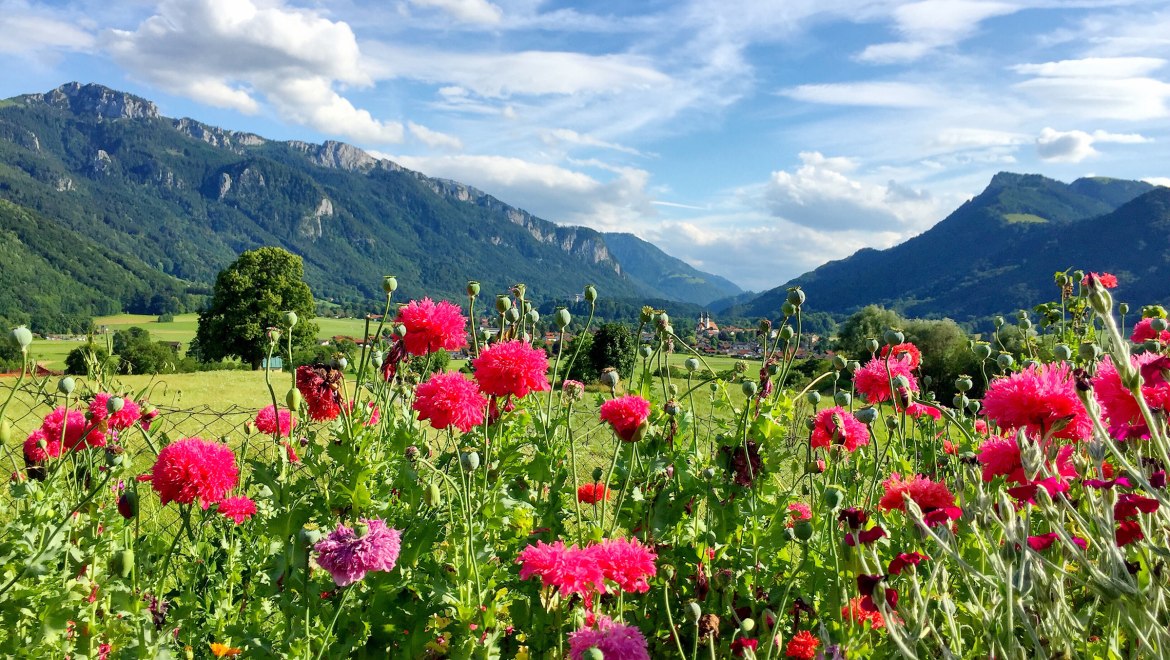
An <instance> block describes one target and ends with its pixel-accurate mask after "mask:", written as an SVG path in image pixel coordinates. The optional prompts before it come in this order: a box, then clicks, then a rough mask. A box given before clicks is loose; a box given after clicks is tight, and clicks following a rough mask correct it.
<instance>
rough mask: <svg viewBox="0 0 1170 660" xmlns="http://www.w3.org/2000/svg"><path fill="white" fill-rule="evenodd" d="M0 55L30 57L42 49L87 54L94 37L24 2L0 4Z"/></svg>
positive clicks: (68, 22) (74, 25)
mask: <svg viewBox="0 0 1170 660" xmlns="http://www.w3.org/2000/svg"><path fill="white" fill-rule="evenodd" d="M0 34H3V35H4V38H3V39H0V53H11V54H17V55H19V54H33V53H36V52H38V51H41V50H44V49H50V50H86V49H89V48H90V47H92V46H93V44H94V36H93V34H92V33H90V32H89V31H88V30H86V29H84V28H81V27H78V26H77V25H76V24H75V23H74V22H72V21H69V20H66V19H64V18H61V17H59V16H55V15H52V14H50V13H48V12H45V11H42V10H35V9H33V8H31V7H29V6H28V5H27V4H25V3H23V2H13V3H0Z"/></svg>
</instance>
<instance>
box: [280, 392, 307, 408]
mask: <svg viewBox="0 0 1170 660" xmlns="http://www.w3.org/2000/svg"><path fill="white" fill-rule="evenodd" d="M284 402H285V404H287V405H288V407H289V409H290V410H300V408H301V403H303V402H304V397H303V396H301V391H300V390H298V389H297V388H295V387H294V388H292V389H290V390H289V391H288V393H287V394H285V395H284Z"/></svg>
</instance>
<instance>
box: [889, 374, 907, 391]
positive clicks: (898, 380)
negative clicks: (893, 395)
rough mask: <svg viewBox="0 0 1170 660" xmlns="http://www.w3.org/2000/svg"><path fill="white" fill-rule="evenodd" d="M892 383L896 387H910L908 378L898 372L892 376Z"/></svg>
mask: <svg viewBox="0 0 1170 660" xmlns="http://www.w3.org/2000/svg"><path fill="white" fill-rule="evenodd" d="M893 383H894V387H896V388H901V389H905V388H908V387H910V379H909V378H906V377H905V376H903V375H902V374H898V375H897V376H894V379H893Z"/></svg>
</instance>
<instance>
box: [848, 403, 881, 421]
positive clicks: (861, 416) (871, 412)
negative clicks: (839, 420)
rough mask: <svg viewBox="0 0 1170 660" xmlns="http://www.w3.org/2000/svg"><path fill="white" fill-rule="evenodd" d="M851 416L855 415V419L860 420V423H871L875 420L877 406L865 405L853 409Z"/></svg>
mask: <svg viewBox="0 0 1170 660" xmlns="http://www.w3.org/2000/svg"><path fill="white" fill-rule="evenodd" d="M853 416H854V417H856V418H857V421H859V422H861V423H862V424H873V423H874V422H876V421H877V416H878V411H877V408H874V407H866V408H861V409H860V410H857V411H855V412H854V413H853Z"/></svg>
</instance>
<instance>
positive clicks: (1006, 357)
mask: <svg viewBox="0 0 1170 660" xmlns="http://www.w3.org/2000/svg"><path fill="white" fill-rule="evenodd" d="M995 363H996V364H998V365H999V368H1000V369H1011V368H1012V365H1013V364H1015V363H1016V359H1015V358H1014V357H1012V354H1011V353H1000V354H999V356H998V357H996V358H995Z"/></svg>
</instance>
